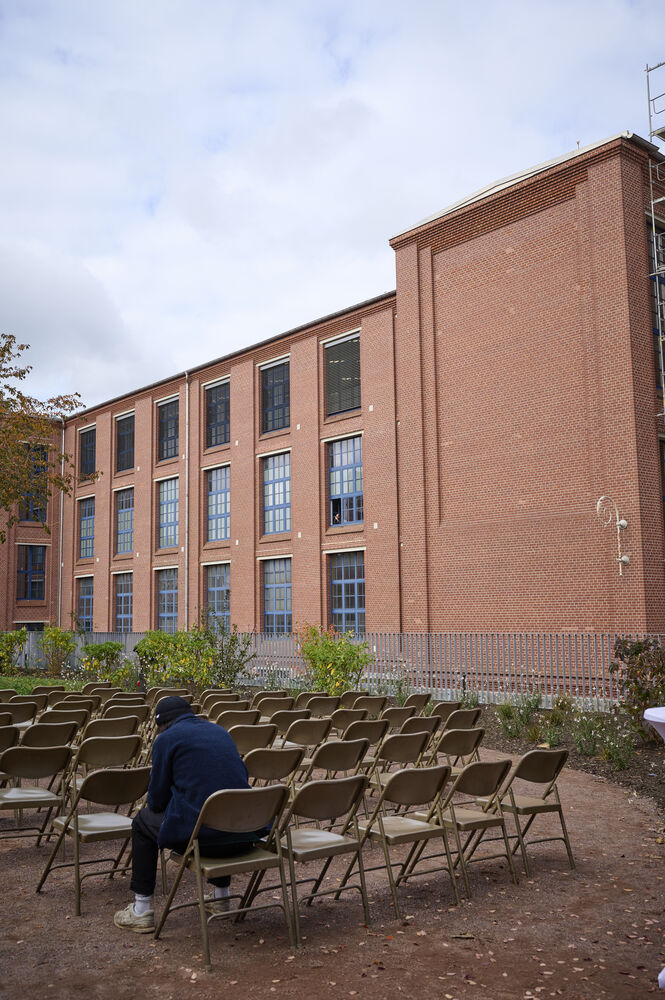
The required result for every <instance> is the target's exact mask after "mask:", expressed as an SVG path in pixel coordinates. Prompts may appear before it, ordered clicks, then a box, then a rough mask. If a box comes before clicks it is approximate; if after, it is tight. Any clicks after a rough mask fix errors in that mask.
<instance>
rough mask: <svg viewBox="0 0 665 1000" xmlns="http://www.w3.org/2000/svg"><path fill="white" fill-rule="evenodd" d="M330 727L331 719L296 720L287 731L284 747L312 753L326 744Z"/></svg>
mask: <svg viewBox="0 0 665 1000" xmlns="http://www.w3.org/2000/svg"><path fill="white" fill-rule="evenodd" d="M273 718H274V716H273ZM330 726H331V721H330V719H299V720H296V722H292V723H291V725H290V726H289V728H288V729H287V731H286V735H285V736H284V741H283V743H282V746H284V747H293V746H298V747H304V748H305V749H306V750H310V751H311V750H313V749H314V748H316V747H318V746H319V745H320V744H321V743H323V742H324V740H325V739H326V737H327V736H328V733H329V732H330Z"/></svg>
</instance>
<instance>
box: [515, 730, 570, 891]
mask: <svg viewBox="0 0 665 1000" xmlns="http://www.w3.org/2000/svg"><path fill="white" fill-rule="evenodd" d="M567 759H568V750H566V749H562V750H530V751H529V752H528V753H526V754H524V756H523V757H522V758H521V759H520V760H519V761H518V762H517V764H516V765H515V767H514V769H513V771H512V773H511V775H510V777H509V779H508V783H507V785H506V786H505V788H504V789H503V790H502V792H501V808H502V810H503V812H504V813H509V814H510V815H511V816H512V817H513V819H514V820H515V828H516V830H517V842H518V843H517V844H516V845H515V848H514V850H515V851H516V850H517V846H518V844H519V847H520V850H521V852H522V861H523V863H524V871H525V872H526V874H527V877H530V876H531V868H530V865H529V860H528V858H527V852H526V849H527V844H528V845H531V844H546V843H548V842H550V841H555V840H562V841H563V843H564V844H565V847H566V852H567V854H568V863H569V864H570V867H571V868H575V859H574V858H573V852H572V849H571V846H570V840H569V839H568V830H567V829H566V822H565V820H564V818H563V808H562V806H561V799H560V798H559V790H558V788H557V786H556V781H557V778H558V777H559V775H560V773H561V771H562V770H563V767H564V764H565V763H566V760H567ZM518 780H521V781H524V782H528V783H529V784H531V785H538V786H540V788H539V793H540V794H538V795H535V794H528V791H530V790H527V792H526V794H525V793H522V792H518V793H516V792H515V789H514V783H515V782H516V781H518ZM545 813H556V815H557V816H558V817H559V822H560V824H561V833H562V836H560V837H555V836H552V837H539V838H536V839H534V838H533V837H532V838H531V839H530V840H527V838H526V835H527V832H528V830H529V828H530V827H531V825H532V823H533V821H534V820H535V818H536V816H541V815H543V814H545ZM524 817H528V819H527V821H526V824H525V826H524V828H522V826H521V824H520V818H524Z"/></svg>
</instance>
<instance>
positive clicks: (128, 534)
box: [115, 486, 134, 555]
mask: <svg viewBox="0 0 665 1000" xmlns="http://www.w3.org/2000/svg"><path fill="white" fill-rule="evenodd" d="M115 551H116V553H117V554H118V555H123V554H126V553H127V552H133V551H134V487H133V486H130V487H128V488H127V489H126V490H118V491H117V493H116V495H115Z"/></svg>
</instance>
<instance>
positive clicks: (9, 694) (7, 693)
mask: <svg viewBox="0 0 665 1000" xmlns="http://www.w3.org/2000/svg"><path fill="white" fill-rule="evenodd" d="M17 694H18V691H16V690H14V688H0V702H5V701H9V699H10V698H14V697H15V696H16V695H17Z"/></svg>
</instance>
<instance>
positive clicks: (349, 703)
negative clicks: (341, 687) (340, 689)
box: [339, 691, 369, 708]
mask: <svg viewBox="0 0 665 1000" xmlns="http://www.w3.org/2000/svg"><path fill="white" fill-rule="evenodd" d="M367 694H369V691H345V692H344V694H343V695H342V697H341V698H340V702H339V704H340V708H354V707H355V706H354V702H355V701H357V700H358V698H360V697H361V696H364V695H367Z"/></svg>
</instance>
